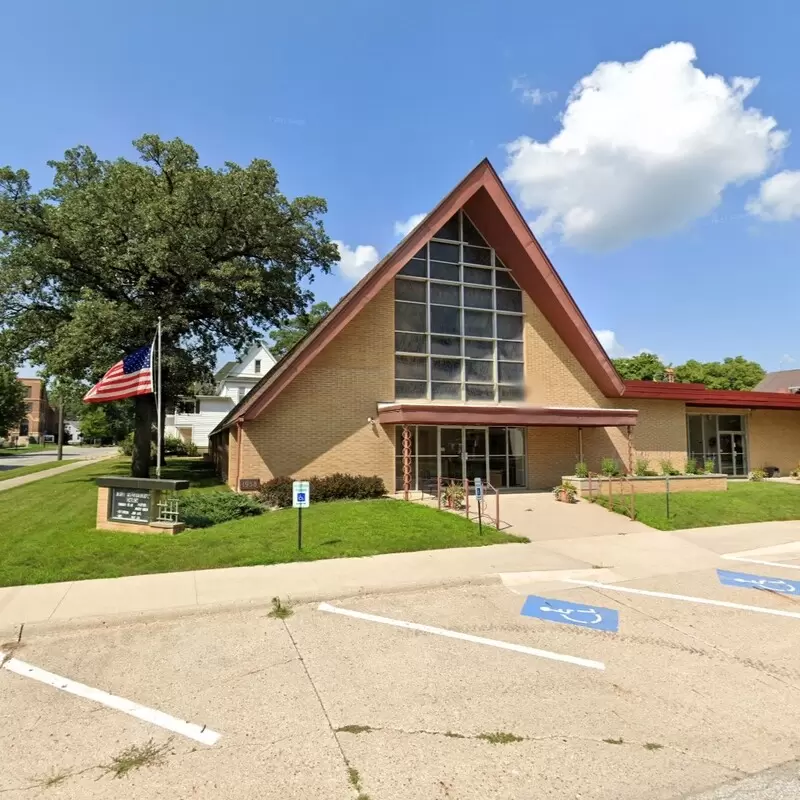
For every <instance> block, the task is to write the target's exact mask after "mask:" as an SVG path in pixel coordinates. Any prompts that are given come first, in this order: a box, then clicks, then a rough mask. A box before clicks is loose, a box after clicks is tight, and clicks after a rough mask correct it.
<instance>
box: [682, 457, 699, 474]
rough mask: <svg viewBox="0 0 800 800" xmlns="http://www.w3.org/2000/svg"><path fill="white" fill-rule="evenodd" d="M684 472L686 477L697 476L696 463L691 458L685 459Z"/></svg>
mask: <svg viewBox="0 0 800 800" xmlns="http://www.w3.org/2000/svg"><path fill="white" fill-rule="evenodd" d="M685 471H686V474H687V475H697V472H698V469H697V461H696V460H695V459H693V458H689V459H687V461H686V470H685Z"/></svg>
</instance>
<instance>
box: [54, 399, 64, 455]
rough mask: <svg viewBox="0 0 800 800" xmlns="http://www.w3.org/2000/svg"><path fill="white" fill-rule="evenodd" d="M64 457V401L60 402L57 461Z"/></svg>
mask: <svg viewBox="0 0 800 800" xmlns="http://www.w3.org/2000/svg"><path fill="white" fill-rule="evenodd" d="M63 458H64V401H63V400H61V401H59V403H58V454H57V455H56V461H61V460H62V459H63Z"/></svg>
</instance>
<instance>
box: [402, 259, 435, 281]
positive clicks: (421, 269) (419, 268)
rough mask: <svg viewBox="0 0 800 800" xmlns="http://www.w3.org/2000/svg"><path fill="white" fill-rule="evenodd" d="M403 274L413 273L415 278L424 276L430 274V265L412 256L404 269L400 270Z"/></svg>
mask: <svg viewBox="0 0 800 800" xmlns="http://www.w3.org/2000/svg"><path fill="white" fill-rule="evenodd" d="M400 274H401V275H413V276H414V277H415V278H424V277H426V276H427V274H428V265H427V264H426V263H425V262H424V261H420V260H419V259H418V258H412V259H411V261H409V262H408V264H406V265H405V266H404V267H403V269H401V270H400Z"/></svg>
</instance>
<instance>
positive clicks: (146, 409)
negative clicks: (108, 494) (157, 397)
mask: <svg viewBox="0 0 800 800" xmlns="http://www.w3.org/2000/svg"><path fill="white" fill-rule="evenodd" d="M133 408H134V427H133V457H132V458H131V475H132V476H133V477H134V478H149V477H150V441H151V438H152V432H153V397H152V395H149V394H140V395H138V396H137V397H134V398H133Z"/></svg>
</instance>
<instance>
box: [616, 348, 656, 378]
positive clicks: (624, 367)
mask: <svg viewBox="0 0 800 800" xmlns="http://www.w3.org/2000/svg"><path fill="white" fill-rule="evenodd" d="M612 360H613V362H614V366H615V367H616V368H617V372H619V374H620V375H621V376H622V378H623V379H624V380H626V381H661V380H664V370H665V365H664V362H663V361H661V359H660V358H659V357H658V356H657V355H656V354H655V353H639V355H638V356H631V357H630V358H615V359H612Z"/></svg>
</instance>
